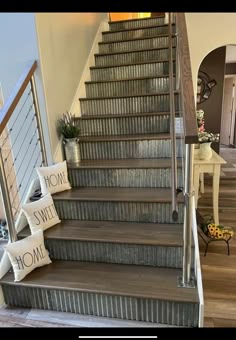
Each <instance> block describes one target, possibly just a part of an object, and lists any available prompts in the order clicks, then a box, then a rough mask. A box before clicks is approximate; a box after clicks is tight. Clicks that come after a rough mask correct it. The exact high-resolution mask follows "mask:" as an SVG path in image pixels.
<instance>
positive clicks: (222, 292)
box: [198, 148, 236, 327]
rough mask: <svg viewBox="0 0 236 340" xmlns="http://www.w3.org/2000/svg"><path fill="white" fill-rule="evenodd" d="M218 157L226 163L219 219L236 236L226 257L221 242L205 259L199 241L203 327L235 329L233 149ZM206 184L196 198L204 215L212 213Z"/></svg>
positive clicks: (211, 247)
mask: <svg viewBox="0 0 236 340" xmlns="http://www.w3.org/2000/svg"><path fill="white" fill-rule="evenodd" d="M220 154H221V156H222V157H223V158H224V159H225V160H226V161H227V164H225V166H224V168H223V173H222V175H221V181H220V202H219V219H220V223H221V224H224V225H227V226H232V227H233V228H234V231H235V235H234V236H233V238H232V239H231V240H230V250H231V255H230V256H228V255H227V249H226V244H225V243H224V242H213V243H212V244H210V245H209V250H208V253H207V255H206V256H205V257H204V256H203V254H204V252H203V251H204V249H205V245H204V243H203V242H202V241H201V240H199V242H200V250H201V265H202V275H203V289H204V300H205V320H204V321H205V327H236V205H235V204H234V201H235V200H236V190H235V189H236V149H229V148H222V149H221V152H220ZM234 168H235V170H234ZM227 169H230V171H227ZM231 169H233V170H234V171H232V170H231ZM205 184H206V194H204V195H203V197H202V198H200V199H199V206H198V207H199V211H200V212H201V213H202V214H203V215H204V214H212V207H211V205H208V201H209V197H210V195H211V181H210V180H206V182H205ZM206 196H207V198H206ZM229 206H230V207H229Z"/></svg>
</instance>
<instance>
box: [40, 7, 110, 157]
mask: <svg viewBox="0 0 236 340" xmlns="http://www.w3.org/2000/svg"><path fill="white" fill-rule="evenodd" d="M35 18H36V29H37V35H38V45H39V52H40V62H41V70H42V76H43V83H44V91H45V100H46V107H47V114H48V125H49V133H50V142H51V149H52V154H54V153H55V151H56V148H57V145H58V142H59V136H58V135H57V132H56V122H57V119H58V118H59V117H61V115H62V113H63V112H65V111H66V110H70V107H71V104H72V101H73V98H74V95H75V93H76V90H77V87H78V83H79V81H80V78H81V76H82V73H83V70H84V67H85V64H86V61H87V58H88V55H89V52H90V50H91V47H92V44H93V41H94V38H95V35H96V33H97V30H98V27H99V25H100V23H101V21H102V20H104V19H107V13H36V15H35Z"/></svg>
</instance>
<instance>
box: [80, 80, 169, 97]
mask: <svg viewBox="0 0 236 340" xmlns="http://www.w3.org/2000/svg"><path fill="white" fill-rule="evenodd" d="M174 82H175V79H174ZM85 86H86V97H87V98H93V97H119V96H120V97H122V96H128V95H133V94H152V93H157V92H161V91H163V92H167V91H168V90H169V78H168V77H163V78H146V79H135V80H125V81H112V82H103V83H99V82H98V83H87V84H85Z"/></svg>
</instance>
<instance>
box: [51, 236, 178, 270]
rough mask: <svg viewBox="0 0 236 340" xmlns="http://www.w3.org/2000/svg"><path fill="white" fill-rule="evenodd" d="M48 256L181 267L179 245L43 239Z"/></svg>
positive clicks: (63, 258) (52, 257)
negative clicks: (166, 245)
mask: <svg viewBox="0 0 236 340" xmlns="http://www.w3.org/2000/svg"><path fill="white" fill-rule="evenodd" d="M45 244H46V248H47V249H48V251H49V254H50V258H51V259H57V260H69V261H74V260H75V261H89V262H104V263H119V264H135V265H146V266H154V267H168V268H182V259H183V247H180V246H179V247H178V246H175V247H165V246H151V245H142V244H124V243H108V242H87V241H79V240H74V241H72V240H57V239H54V240H53V239H45Z"/></svg>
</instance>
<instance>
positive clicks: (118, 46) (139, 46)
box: [98, 36, 176, 53]
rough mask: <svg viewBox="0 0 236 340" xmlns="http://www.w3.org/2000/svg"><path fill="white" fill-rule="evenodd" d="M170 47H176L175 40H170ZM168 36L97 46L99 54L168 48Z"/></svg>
mask: <svg viewBox="0 0 236 340" xmlns="http://www.w3.org/2000/svg"><path fill="white" fill-rule="evenodd" d="M172 40H173V43H172V46H173V47H176V38H175V37H174V38H172ZM168 44H169V38H168V36H163V37H152V38H146V39H142V38H141V39H136V40H128V41H120V42H110V43H100V44H99V46H98V49H99V53H113V52H126V51H132V50H139V51H140V50H146V49H149V48H158V47H159V48H161V47H168Z"/></svg>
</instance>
